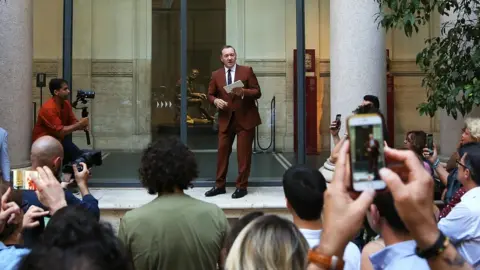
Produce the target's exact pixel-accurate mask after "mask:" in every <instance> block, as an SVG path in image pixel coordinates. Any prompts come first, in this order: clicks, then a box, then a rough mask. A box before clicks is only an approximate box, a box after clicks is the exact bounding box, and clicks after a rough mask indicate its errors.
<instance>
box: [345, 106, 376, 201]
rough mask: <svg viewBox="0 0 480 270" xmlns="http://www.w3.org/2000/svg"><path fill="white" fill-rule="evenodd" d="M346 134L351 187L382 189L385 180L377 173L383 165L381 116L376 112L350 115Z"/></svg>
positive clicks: (356, 188) (361, 189)
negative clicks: (347, 137) (348, 148)
mask: <svg viewBox="0 0 480 270" xmlns="http://www.w3.org/2000/svg"><path fill="white" fill-rule="evenodd" d="M348 134H349V139H350V162H351V163H350V164H351V166H350V168H351V171H352V186H353V189H354V190H355V191H363V190H366V189H375V190H380V189H384V188H385V182H384V181H383V180H381V179H380V175H379V173H378V172H379V170H380V169H381V168H383V167H385V156H384V153H383V147H384V145H383V142H384V139H383V123H382V118H381V117H380V116H379V115H376V114H363V115H362V114H360V115H355V116H352V117H350V118H349V119H348Z"/></svg>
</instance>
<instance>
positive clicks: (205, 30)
mask: <svg viewBox="0 0 480 270" xmlns="http://www.w3.org/2000/svg"><path fill="white" fill-rule="evenodd" d="M187 6H188V11H187V12H188V16H187V18H188V19H187V20H188V21H187V70H188V83H187V85H188V92H189V93H192V94H190V95H189V96H188V110H187V123H186V124H187V135H188V136H187V138H188V141H187V143H188V146H189V147H190V148H191V149H194V150H202V151H205V150H207V151H216V149H217V130H216V121H215V114H216V108H215V106H213V105H212V104H210V103H209V102H208V101H207V100H206V98H205V97H206V95H207V92H208V83H209V80H210V75H211V73H212V71H214V70H216V69H218V68H219V67H221V63H220V61H219V56H220V48H221V47H222V46H223V45H225V42H226V31H225V27H226V22H225V18H226V3H225V0H202V1H195V0H188V4H187ZM152 12H153V13H152V119H151V125H152V127H151V130H152V139H154V140H155V139H156V138H158V137H159V136H170V135H178V136H179V135H180V124H181V123H180V113H181V111H180V73H181V66H180V53H181V51H180V47H181V46H180V33H181V32H180V0H154V1H153V2H152Z"/></svg>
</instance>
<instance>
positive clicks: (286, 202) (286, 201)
mask: <svg viewBox="0 0 480 270" xmlns="http://www.w3.org/2000/svg"><path fill="white" fill-rule="evenodd" d="M285 204H286V205H287V209H288V210H292V206H291V205H290V203H289V202H288V200H287V198H285Z"/></svg>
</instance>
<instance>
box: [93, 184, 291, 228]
mask: <svg viewBox="0 0 480 270" xmlns="http://www.w3.org/2000/svg"><path fill="white" fill-rule="evenodd" d="M209 189H210V187H208V188H200V187H198V188H193V189H189V190H186V191H185V193H186V194H188V195H190V196H192V197H193V198H196V199H199V200H202V201H205V202H210V203H214V204H216V205H218V206H219V207H220V208H222V209H223V211H224V212H225V215H226V216H227V218H228V219H229V220H230V221H234V220H236V219H238V218H239V217H242V216H243V215H245V214H247V213H249V212H253V211H263V212H264V213H268V214H275V215H279V216H282V217H284V218H287V219H290V220H291V216H290V215H289V213H288V210H287V208H286V205H285V196H284V193H283V188H282V187H251V188H249V189H248V195H247V196H245V197H243V198H240V199H232V197H231V195H232V193H233V192H234V191H235V188H229V187H227V193H226V194H222V195H218V196H215V197H210V198H207V197H205V196H204V194H205V192H206V191H207V190H209ZM90 192H91V193H92V195H93V196H94V197H95V198H97V199H98V201H99V208H100V216H101V219H102V220H103V221H106V222H110V223H111V224H112V226H113V227H114V229H115V231H117V232H118V226H119V224H120V218H121V217H122V216H123V215H124V214H125V213H126V212H127V211H129V210H131V209H134V208H138V207H140V206H142V205H144V204H146V203H148V202H150V201H151V200H153V199H154V198H155V197H156V196H154V195H150V194H148V193H147V191H146V190H145V189H143V188H91V189H90Z"/></svg>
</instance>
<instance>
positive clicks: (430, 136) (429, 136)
mask: <svg viewBox="0 0 480 270" xmlns="http://www.w3.org/2000/svg"><path fill="white" fill-rule="evenodd" d="M427 148H428V149H429V150H430V151H433V134H427Z"/></svg>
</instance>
